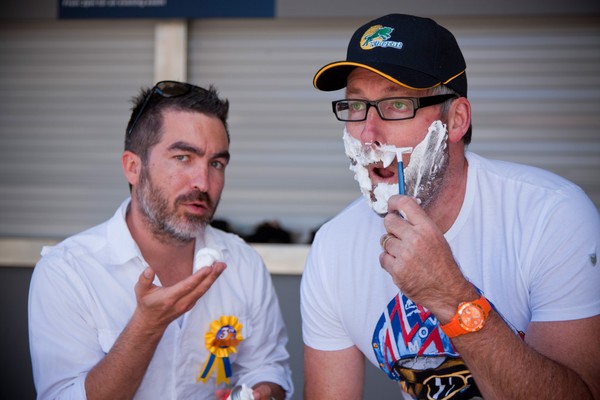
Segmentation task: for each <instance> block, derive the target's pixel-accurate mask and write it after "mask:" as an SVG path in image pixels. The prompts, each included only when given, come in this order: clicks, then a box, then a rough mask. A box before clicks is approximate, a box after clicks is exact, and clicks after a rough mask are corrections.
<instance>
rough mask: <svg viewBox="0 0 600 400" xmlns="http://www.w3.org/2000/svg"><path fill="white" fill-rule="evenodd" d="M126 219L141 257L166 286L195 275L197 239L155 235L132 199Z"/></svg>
mask: <svg viewBox="0 0 600 400" xmlns="http://www.w3.org/2000/svg"><path fill="white" fill-rule="evenodd" d="M126 222H127V227H128V228H129V231H130V232H131V236H132V237H133V240H134V241H135V242H136V244H137V245H138V247H139V249H140V251H141V253H142V256H143V257H144V259H145V260H146V262H147V263H148V264H149V265H150V267H152V269H153V270H154V272H156V274H157V275H158V278H159V279H160V281H161V283H162V284H163V285H164V286H171V285H173V284H175V283H177V282H179V281H181V280H183V279H185V278H186V277H188V276H190V275H191V274H192V271H193V262H194V245H195V240H193V239H192V240H189V241H185V242H182V241H176V240H173V239H170V240H166V239H165V237H164V236H157V235H155V234H153V233H152V230H151V229H150V227H149V226H148V225H147V221H146V220H145V219H144V218H143V217H142V216H141V215H140V213H139V211H138V210H137V208H136V206H135V204H134V200H133V199H132V202H131V204H130V205H129V208H128V210H127V214H126Z"/></svg>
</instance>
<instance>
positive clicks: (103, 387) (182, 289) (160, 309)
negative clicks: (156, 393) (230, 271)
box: [85, 263, 225, 400]
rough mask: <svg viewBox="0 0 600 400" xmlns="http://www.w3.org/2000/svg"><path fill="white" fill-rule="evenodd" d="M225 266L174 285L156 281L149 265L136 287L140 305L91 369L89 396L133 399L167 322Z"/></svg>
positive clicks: (87, 386) (87, 385) (192, 301)
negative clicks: (165, 285) (108, 348)
mask: <svg viewBox="0 0 600 400" xmlns="http://www.w3.org/2000/svg"><path fill="white" fill-rule="evenodd" d="M224 269H225V264H223V263H215V264H214V265H213V266H212V267H205V268H202V269H200V270H199V271H198V272H196V273H195V274H193V275H191V276H189V277H188V278H186V279H185V280H183V281H181V282H179V283H177V284H175V285H173V286H170V287H164V288H163V287H157V286H154V285H153V284H152V281H153V279H154V272H153V271H152V269H151V268H147V269H146V270H145V271H144V272H143V273H142V274H141V275H140V278H139V280H138V283H137V284H136V287H135V292H136V298H137V302H138V304H137V307H136V310H135V311H134V313H133V316H132V318H131V320H130V321H129V323H128V324H127V326H126V327H125V329H124V330H123V332H122V333H121V335H120V336H119V337H118V339H117V340H116V342H115V344H114V345H113V347H112V348H111V350H110V351H109V352H108V354H107V355H106V356H105V357H104V358H102V359H101V360H100V362H98V364H96V365H95V366H94V367H93V368H92V369H91V370H90V371H89V373H88V375H87V377H86V380H85V391H86V394H87V398H88V399H90V400H91V399H106V398H110V399H120V398H123V399H129V398H132V397H133V395H134V394H135V392H136V391H137V388H138V387H139V385H140V383H141V382H142V379H143V377H144V374H145V373H146V369H147V368H148V365H149V364H150V360H151V359H152V356H153V354H154V351H155V350H156V347H157V346H158V343H159V342H160V339H161V338H162V335H163V333H164V331H165V330H166V328H167V326H168V325H169V324H170V323H171V322H172V321H174V320H175V319H176V318H178V317H179V316H180V315H182V314H183V313H185V312H187V311H189V310H190V309H191V308H192V307H193V306H194V304H195V303H196V301H198V299H199V298H200V297H202V295H203V294H204V293H206V291H207V290H208V289H209V288H210V287H211V285H212V284H213V283H214V281H215V280H216V279H217V278H218V277H219V275H220V274H221V272H223V270H224Z"/></svg>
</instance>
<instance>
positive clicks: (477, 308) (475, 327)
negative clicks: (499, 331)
mask: <svg viewBox="0 0 600 400" xmlns="http://www.w3.org/2000/svg"><path fill="white" fill-rule="evenodd" d="M491 310H492V306H491V304H490V303H489V302H488V301H487V299H486V298H485V297H484V296H483V295H481V296H479V298H478V299H476V300H473V301H465V302H461V303H460V304H459V305H458V307H457V309H456V313H455V314H454V315H453V316H452V318H451V319H450V321H449V322H447V323H445V324H442V323H441V324H440V328H441V329H442V331H443V332H444V333H445V334H446V336H448V337H449V338H454V337H456V336H460V335H465V334H468V333H474V332H478V331H480V330H481V329H483V327H484V325H485V323H486V321H487V319H488V317H489V315H490V312H491Z"/></svg>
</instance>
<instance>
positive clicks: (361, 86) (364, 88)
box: [346, 67, 420, 97]
mask: <svg viewBox="0 0 600 400" xmlns="http://www.w3.org/2000/svg"><path fill="white" fill-rule="evenodd" d="M370 93H377V94H378V95H380V96H408V97H412V96H418V95H419V93H420V91H418V90H413V89H408V88H406V87H404V86H401V85H398V84H397V83H394V82H392V81H390V80H388V79H386V78H384V77H383V76H381V75H379V74H376V73H375V72H372V71H369V70H367V69H364V68H360V67H357V68H354V70H353V71H352V72H351V73H350V75H348V81H347V85H346V94H347V95H349V96H348V97H350V95H362V96H367V95H368V94H370Z"/></svg>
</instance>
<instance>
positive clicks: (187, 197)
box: [175, 190, 213, 208]
mask: <svg viewBox="0 0 600 400" xmlns="http://www.w3.org/2000/svg"><path fill="white" fill-rule="evenodd" d="M189 202H204V203H206V205H207V206H208V207H210V208H212V207H213V201H212V199H211V198H210V196H209V195H208V193H206V192H202V191H200V190H194V191H192V192H189V193H186V194H182V195H181V196H178V197H177V199H176V200H175V203H176V204H181V203H189Z"/></svg>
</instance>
